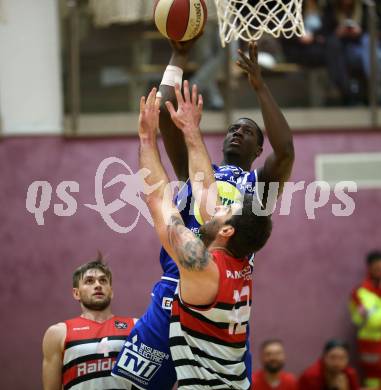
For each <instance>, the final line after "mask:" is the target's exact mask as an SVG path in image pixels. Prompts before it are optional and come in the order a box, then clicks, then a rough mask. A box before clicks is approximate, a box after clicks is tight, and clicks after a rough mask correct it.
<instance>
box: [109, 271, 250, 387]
mask: <svg viewBox="0 0 381 390" xmlns="http://www.w3.org/2000/svg"><path fill="white" fill-rule="evenodd" d="M176 288H177V279H175V278H171V277H167V276H163V277H162V278H161V280H160V281H159V282H158V283H156V285H155V286H154V288H153V290H152V294H151V295H152V300H151V303H150V305H149V306H148V308H147V310H146V312H145V313H144V315H143V316H142V317H141V318H140V319H139V320H138V322H137V323H136V324H135V326H134V328H133V329H132V330H131V333H130V334H129V335H128V337H127V339H126V342H125V344H124V346H123V348H122V350H121V351H120V353H119V355H118V358H117V360H116V363H115V365H114V368H113V370H112V375H113V376H118V377H122V378H124V379H126V380H127V381H128V382H130V383H132V384H134V385H135V386H136V387H138V388H139V389H142V390H159V389H160V390H172V388H173V386H174V384H175V383H176V380H177V379H176V371H175V367H174V364H173V361H172V358H171V353H170V349H169V324H170V317H171V307H172V301H173V297H174V295H175V291H176ZM248 336H249V329H248ZM248 340H249V337H248ZM245 365H246V370H247V375H248V378H249V380H250V383H251V353H250V348H249V341H247V352H246V357H245Z"/></svg>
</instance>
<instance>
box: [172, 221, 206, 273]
mask: <svg viewBox="0 0 381 390" xmlns="http://www.w3.org/2000/svg"><path fill="white" fill-rule="evenodd" d="M168 238H169V243H170V245H171V246H172V248H173V250H174V251H175V252H176V254H177V255H178V259H179V263H180V265H181V266H182V267H183V268H185V269H187V270H189V271H202V270H203V269H205V267H206V266H207V265H208V263H209V260H210V254H209V252H208V250H207V249H206V248H205V245H204V244H203V242H202V241H201V240H200V239H199V238H197V237H196V236H195V235H194V234H193V233H192V232H191V231H190V230H189V229H187V228H186V227H185V226H184V222H183V220H182V219H181V218H180V217H179V216H172V217H171V221H170V224H169V226H168Z"/></svg>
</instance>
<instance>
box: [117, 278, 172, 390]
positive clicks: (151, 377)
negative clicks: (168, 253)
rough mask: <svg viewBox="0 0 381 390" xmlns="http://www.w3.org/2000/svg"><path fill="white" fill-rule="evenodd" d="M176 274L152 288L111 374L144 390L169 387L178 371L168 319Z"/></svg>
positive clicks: (162, 389)
mask: <svg viewBox="0 0 381 390" xmlns="http://www.w3.org/2000/svg"><path fill="white" fill-rule="evenodd" d="M176 287H177V280H176V279H175V278H170V277H165V276H163V277H162V279H161V280H160V281H159V282H158V283H156V285H155V286H154V288H153V290H152V300H151V303H150V305H149V306H148V309H147V311H146V312H145V313H144V315H143V316H142V317H141V318H140V319H139V320H138V321H137V323H136V324H135V326H134V328H133V329H132V331H131V333H130V334H129V336H128V337H127V339H126V343H125V344H124V346H123V348H122V350H121V351H120V353H119V355H118V358H117V360H116V363H115V365H114V368H113V370H112V375H114V376H118V377H122V378H124V379H127V380H128V381H129V382H131V383H133V384H134V385H135V386H136V387H138V388H140V389H143V390H158V389H160V390H167V389H168V390H170V389H172V388H173V386H174V384H175V383H176V371H175V367H174V364H173V361H172V358H171V354H170V350H169V323H170V321H169V320H170V316H171V307H172V301H173V296H174V294H175V291H176Z"/></svg>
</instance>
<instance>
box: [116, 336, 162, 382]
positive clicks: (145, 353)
mask: <svg viewBox="0 0 381 390" xmlns="http://www.w3.org/2000/svg"><path fill="white" fill-rule="evenodd" d="M168 358H169V354H167V353H165V352H161V351H159V350H157V349H154V348H152V347H150V346H148V345H146V344H144V343H139V344H138V336H134V337H133V338H132V342H130V341H127V342H126V344H125V345H124V348H123V351H122V354H121V356H120V357H119V359H118V362H117V367H118V368H119V369H120V370H118V374H122V375H123V376H126V377H128V378H129V379H131V380H132V381H136V382H137V383H140V384H143V385H148V383H149V381H150V380H151V379H152V377H153V376H154V375H155V373H156V372H157V371H158V369H159V368H160V366H161V365H162V363H163V361H164V360H167V359H168Z"/></svg>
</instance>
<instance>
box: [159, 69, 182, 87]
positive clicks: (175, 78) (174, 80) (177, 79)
mask: <svg viewBox="0 0 381 390" xmlns="http://www.w3.org/2000/svg"><path fill="white" fill-rule="evenodd" d="M183 73H184V72H183V70H182V69H181V68H179V67H178V66H173V65H168V66H167V68H166V69H165V71H164V74H163V79H162V80H161V83H160V85H169V86H171V87H174V86H175V84H179V85H180V87H181V83H182V82H183Z"/></svg>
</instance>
